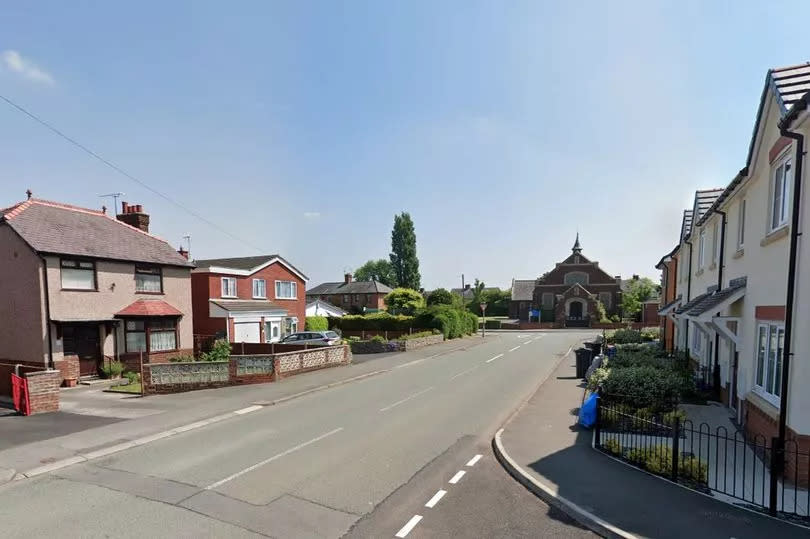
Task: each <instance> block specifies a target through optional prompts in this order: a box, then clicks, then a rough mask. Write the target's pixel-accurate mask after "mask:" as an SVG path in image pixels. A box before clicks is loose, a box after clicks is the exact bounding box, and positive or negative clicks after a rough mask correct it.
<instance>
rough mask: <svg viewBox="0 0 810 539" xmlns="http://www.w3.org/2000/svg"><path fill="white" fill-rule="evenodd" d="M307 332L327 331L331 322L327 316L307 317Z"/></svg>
mask: <svg viewBox="0 0 810 539" xmlns="http://www.w3.org/2000/svg"><path fill="white" fill-rule="evenodd" d="M305 327H306V330H307V331H326V330H327V329H329V320H328V319H327V318H326V317H325V316H307V323H306V326H305Z"/></svg>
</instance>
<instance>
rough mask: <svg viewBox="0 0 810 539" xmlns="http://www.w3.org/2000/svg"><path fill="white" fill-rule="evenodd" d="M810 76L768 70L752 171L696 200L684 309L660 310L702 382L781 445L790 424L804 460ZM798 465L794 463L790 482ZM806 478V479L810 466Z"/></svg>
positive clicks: (809, 432)
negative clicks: (805, 228) (805, 186)
mask: <svg viewBox="0 0 810 539" xmlns="http://www.w3.org/2000/svg"><path fill="white" fill-rule="evenodd" d="M807 80H810V64H802V65H798V66H791V67H786V68H780V69H772V70H769V71H768V73H767V75H766V78H765V84H764V88H763V91H762V95H761V98H760V103H759V107H758V110H757V113H756V117H755V122H754V132H753V135H752V138H751V141H750V144H749V148H748V153H747V157H746V162H745V166H744V167H743V168H742V169H741V170H740V172H739V173H737V174H736V175H735V176H734V177H733V178H732V180H731V181H730V183H729V184H728V185H727V186H726V187H725V188H724V189H722V190H719V191H718V190H710V191H702V192H698V193H700V196H701V198H702V200H700V201H699V200H698V195H697V194H696V198H695V204H694V206H693V209H692V215H691V218H690V222H689V223H688V231H687V232H685V233H684V232H683V231H682V241H681V242H680V245H679V252H680V260H679V263H678V280H677V287H678V289H679V294H678V295H679V296H681V297H680V301H679V302H676V303H675V304H674V305H667V306H666V307H664V308H662V309H661V311H660V312H662V313H664V311H666V313H665V314H666V315H667V316H669V317H671V318H672V319H673V320H674V321H675V346H676V347H677V348H678V349H680V350H684V351H686V352H687V353H688V354H689V356H690V357H691V358H692V359H693V360H694V361H695V363H696V364H697V368H698V369H700V371H703V372H708V373H710V377H708V378H706V377H704V378H703V381H704V382H707V383H708V384H709V385H711V386H712V387H714V388H715V389H716V390H718V392H719V394H720V397H721V399H722V401H723V402H724V403H726V404H727V405H728V406H729V408H730V409H731V410H733V412H734V414H735V416H736V418H737V420H738V421H739V423H740V424H742V425H743V427H744V428H745V430H746V431H747V432H748V434H749V435H758V436H762V437H763V439H765V440H771V439H772V438H773V437H776V436H778V433H779V431H780V429H779V425H780V423H781V424H783V425H784V427H785V428H784V432H785V433H786V439H788V440H793V442H794V443H795V445H794V446H793V447H797V448H798V449H799V450H800V451H805V452H806V451H808V450H809V449H810V416H808V414H807V413H806V411H807V410H808V409H810V395H807V392H806V391H804V388H805V387H806V386H807V385H808V383H810V364H808V362H806V361H803V358H804V356H805V354H806V351H807V350H808V345H810V287H809V286H808V284H810V280H809V279H810V277H808V276H810V271H809V270H810V248H808V246H807V245H805V246H802V243H803V242H804V241H806V240H805V239H804V235H802V232H803V230H802V227H803V224H804V223H807V222H808V218H810V209H808V207H807V206H808V205H807V204H804V205H803V204H802V202H803V200H802V198H803V197H800V196H796V195H797V194H798V188H799V187H801V185H802V184H803V183H806V182H803V179H805V178H804V177H803V176H806V167H802V162H803V161H804V152H806V142H805V140H806V137H808V136H810V126H809V125H808V119H807V102H808V101H810V97H809V96H808V94H807V93H806V92H807V90H808V88H807V83H806V81H807ZM802 194H803V193H802ZM683 228H684V226H682V229H683ZM791 358H792V359H793V361H790V359H791ZM788 363H789V369H788V370H787V372H785V369H787V366H788ZM805 463H806V461H805ZM795 466H796V463H795V461H793V462H791V461H788V462H787V473H789V474H790V475H791V476H793V473H796V472H797V470H796V468H795ZM792 467H793V468H792ZM798 474H799V475H798V476H799V477H800V478H804V483H806V482H807V481H806V478H807V477H808V470H806V469H800V470H798Z"/></svg>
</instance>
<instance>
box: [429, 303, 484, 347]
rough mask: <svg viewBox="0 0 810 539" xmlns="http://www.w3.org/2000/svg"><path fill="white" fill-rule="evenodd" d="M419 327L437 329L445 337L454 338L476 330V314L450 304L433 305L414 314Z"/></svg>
mask: <svg viewBox="0 0 810 539" xmlns="http://www.w3.org/2000/svg"><path fill="white" fill-rule="evenodd" d="M416 322H417V325H418V326H419V327H429V328H435V329H438V330H439V331H440V332H441V333H442V334H443V335H444V338H445V339H456V338H458V337H463V336H464V335H471V334H473V333H475V332H476V331H478V316H476V315H474V314H473V313H471V312H469V311H462V310H461V309H455V308H453V307H451V306H450V305H434V306H432V307H428V308H427V309H423V310H422V311H420V312H419V313H418V314H417V315H416Z"/></svg>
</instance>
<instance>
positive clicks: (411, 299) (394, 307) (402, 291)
mask: <svg viewBox="0 0 810 539" xmlns="http://www.w3.org/2000/svg"><path fill="white" fill-rule="evenodd" d="M384 301H385V306H386V307H387V308H388V312H389V313H391V314H407V315H410V314H413V313H414V312H416V310H417V309H421V308H422V307H424V306H425V298H424V297H422V294H420V293H419V291H418V290H413V289H411V288H395V289H394V290H392V291H391V292H389V293H388V295H387V296H385V299H384Z"/></svg>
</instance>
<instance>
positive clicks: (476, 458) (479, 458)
mask: <svg viewBox="0 0 810 539" xmlns="http://www.w3.org/2000/svg"><path fill="white" fill-rule="evenodd" d="M479 460H481V455H475V456H474V457H473V458H471V459H470V461H469V462H468V463H467V466H475V463H476V462H478V461H479Z"/></svg>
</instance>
